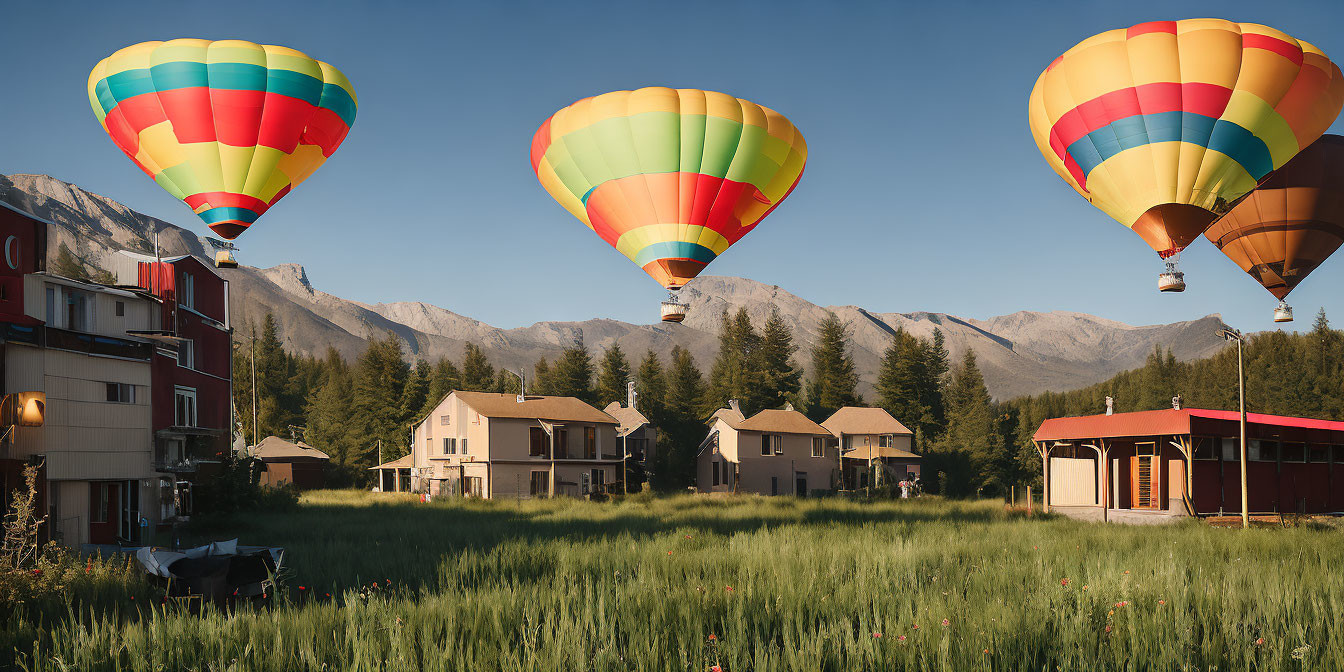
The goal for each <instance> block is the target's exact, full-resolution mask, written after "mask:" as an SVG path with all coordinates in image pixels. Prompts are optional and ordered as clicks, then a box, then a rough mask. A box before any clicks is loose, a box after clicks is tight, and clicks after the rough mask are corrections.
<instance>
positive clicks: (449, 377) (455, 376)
mask: <svg viewBox="0 0 1344 672" xmlns="http://www.w3.org/2000/svg"><path fill="white" fill-rule="evenodd" d="M459 387H461V374H460V373H458V371H457V365H456V364H453V360H451V359H448V358H447V357H442V358H440V359H439V361H438V362H437V363H435V364H434V369H433V370H432V371H430V372H429V390H428V391H427V392H426V393H425V405H424V406H423V407H422V408H421V409H420V413H419V415H420V416H422V417H423V416H425V415H429V413H430V411H432V410H434V407H435V406H438V405H439V402H441V401H443V398H444V397H446V396H448V394H449V393H451V392H453V391H454V390H456V389H458V388H459Z"/></svg>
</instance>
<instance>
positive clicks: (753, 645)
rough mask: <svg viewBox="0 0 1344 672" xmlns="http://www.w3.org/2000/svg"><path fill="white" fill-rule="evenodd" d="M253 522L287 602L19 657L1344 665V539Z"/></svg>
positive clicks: (894, 526)
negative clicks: (277, 554) (270, 549)
mask: <svg viewBox="0 0 1344 672" xmlns="http://www.w3.org/2000/svg"><path fill="white" fill-rule="evenodd" d="M237 524H238V529H237V532H238V534H241V535H242V536H243V538H244V541H245V542H247V543H268V544H278V545H283V546H285V547H287V548H288V556H287V560H286V563H287V565H288V566H289V567H290V570H291V574H290V575H289V579H288V585H287V589H286V590H285V591H282V594H281V595H280V596H278V599H277V600H275V602H276V603H275V604H274V605H273V606H271V607H269V608H260V609H250V608H248V609H242V610H239V611H237V612H234V613H225V612H224V611H220V610H207V611H206V612H205V613H204V614H201V615H191V614H187V613H181V612H178V611H174V610H170V609H163V608H161V607H154V608H152V609H146V610H145V611H143V612H139V614H140V615H139V617H138V618H134V619H109V618H102V617H99V616H97V615H96V612H95V614H92V615H91V614H90V613H87V612H83V611H81V610H79V609H75V608H72V609H71V611H70V612H69V613H68V614H67V618H65V619H64V620H57V621H56V622H53V623H50V624H48V625H49V627H47V628H45V629H44V630H42V631H41V632H40V634H38V635H36V636H34V637H32V638H31V639H30V640H28V641H23V642H18V643H16V644H15V646H16V647H17V648H16V651H15V653H16V655H17V656H18V662H17V664H18V665H19V667H20V668H21V669H27V670H323V669H327V670H337V669H340V670H463V669H471V670H589V669H603V670H706V669H710V668H711V667H712V666H714V665H718V666H720V667H721V669H723V670H729V671H733V670H846V671H847V670H887V669H912V670H991V669H994V670H1018V669H1021V670H1056V669H1064V670H1083V669H1085V670H1093V669H1099V670H1137V669H1162V670H1208V669H1214V668H1217V669H1220V670H1233V669H1236V670H1241V669H1317V670H1336V669H1344V635H1341V633H1340V632H1339V626H1340V614H1342V613H1344V575H1342V574H1341V572H1340V570H1339V568H1340V567H1341V566H1344V536H1342V535H1341V533H1340V532H1339V531H1337V530H1331V531H1319V530H1312V529H1305V528H1304V529H1290V530H1278V529H1275V530H1251V531H1240V530H1223V529H1210V528H1207V527H1203V526H1201V525H1199V524H1197V523H1188V524H1182V525H1178V526H1173V527H1165V528H1150V527H1145V528H1130V527H1120V526H1101V525H1090V524H1083V523H1077V522H1073V521H1069V520H1060V519H1041V518H1036V519H1024V518H1021V517H1017V516H1014V517H1010V516H1008V515H1006V514H1005V513H1004V512H1003V510H1002V508H1001V505H999V504H998V503H991V502H977V503H957V502H943V501H937V500H930V499H926V500H919V501H914V500H907V501H897V502H884V503H872V504H866V503H857V502H845V501H839V500H793V499H786V498H774V499H771V498H758V497H742V498H730V499H705V498H692V497H674V498H666V499H654V498H649V499H640V498H632V499H631V500H627V501H625V502H621V503H616V504H589V503H584V502H575V501H568V500H560V501H524V502H513V501H501V502H467V503H463V502H460V501H445V502H435V503H433V504H429V505H425V504H419V503H416V502H414V501H412V500H409V499H395V498H390V497H388V496H386V495H383V496H378V495H371V494H368V493H359V494H356V493H344V492H318V493H312V494H309V495H307V496H306V497H305V498H304V501H303V502H302V505H301V507H300V510H299V511H298V512H297V513H286V514H275V515H260V516H255V517H253V518H251V519H249V520H246V521H237ZM1066 580H1067V581H1066ZM372 584H376V585H377V586H378V588H377V589H371V588H370V586H371V585H372ZM299 586H303V588H302V590H300V589H299ZM945 619H946V625H944V620H945ZM17 623H18V625H16V626H11V630H13V629H14V628H16V627H17V628H19V629H21V630H22V631H24V632H27V633H30V634H31V633H33V632H35V629H34V628H33V627H32V626H31V625H30V624H29V625H25V623H24V619H23V617H20V618H18V619H17ZM711 636H713V637H712V638H711Z"/></svg>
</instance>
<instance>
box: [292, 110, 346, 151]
mask: <svg viewBox="0 0 1344 672" xmlns="http://www.w3.org/2000/svg"><path fill="white" fill-rule="evenodd" d="M349 132H350V127H349V126H346V125H345V120H344V119H342V118H341V115H339V114H336V113H335V112H332V111H331V110H328V109H326V108H317V111H316V112H315V113H314V114H313V118H312V119H309V120H308V128H307V129H305V130H304V132H303V136H302V137H300V138H299V142H301V143H303V144H305V145H317V146H318V147H320V148H322V156H328V157H329V156H331V155H332V154H333V153H335V152H336V148H337V147H340V146H341V143H342V142H344V141H345V136H346V134H348V133H349Z"/></svg>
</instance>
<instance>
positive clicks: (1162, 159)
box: [1028, 19, 1344, 291]
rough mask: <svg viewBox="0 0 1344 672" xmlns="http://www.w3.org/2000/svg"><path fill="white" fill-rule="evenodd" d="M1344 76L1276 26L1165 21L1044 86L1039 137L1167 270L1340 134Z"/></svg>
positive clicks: (1163, 280) (1055, 74)
mask: <svg viewBox="0 0 1344 672" xmlns="http://www.w3.org/2000/svg"><path fill="white" fill-rule="evenodd" d="M1341 104H1344V76H1342V75H1341V73H1340V70H1339V67H1338V66H1336V65H1335V64H1334V63H1332V62H1331V61H1330V59H1329V58H1327V57H1326V55H1325V54H1324V53H1323V52H1322V51H1321V50H1320V49H1317V48H1316V47H1314V46H1312V45H1311V44H1308V43H1306V42H1302V41H1300V40H1297V39H1294V38H1293V37H1292V36H1290V35H1287V34H1285V33H1282V32H1280V31H1278V30H1275V29H1273V28H1270V27H1268V26H1262V25H1258V24H1253V23H1233V22H1231V21H1223V20H1221V19H1188V20H1184V21H1155V22H1152V23H1142V24H1139V25H1136V26H1132V27H1130V28H1124V29H1119V30H1111V31H1107V32H1105V33H1101V34H1100V35H1095V36H1093V37H1090V38H1088V39H1086V40H1083V41H1082V42H1079V43H1078V44H1077V45H1076V46H1074V47H1073V48H1072V49H1069V50H1068V51H1066V52H1064V54H1063V55H1062V56H1060V57H1059V58H1057V59H1055V61H1054V62H1053V63H1051V64H1050V65H1049V67H1047V68H1046V69H1045V72H1043V73H1041V75H1040V77H1039V78H1038V79H1037V80H1036V86H1035V88H1034V89H1032V92H1031V98H1030V100H1029V101H1028V117H1029V121H1030V125H1031V133H1032V135H1033V136H1034V137H1035V139H1036V144H1037V146H1038V147H1039V148H1040V150H1041V154H1042V155H1044V156H1045V159H1046V161H1047V162H1048V163H1049V164H1050V166H1051V168H1053V169H1054V170H1055V172H1056V173H1058V174H1059V176H1060V177H1062V178H1063V179H1064V181H1066V182H1068V183H1069V185H1070V186H1072V187H1073V188H1074V190H1076V191H1077V192H1078V193H1079V194H1081V195H1082V196H1083V197H1084V198H1086V199H1087V200H1088V201H1089V202H1091V203H1092V204H1093V205H1095V206H1096V207H1098V208H1100V209H1101V210H1103V211H1104V212H1106V214H1108V215H1110V216H1111V217H1113V218H1115V219H1116V220H1117V221H1119V222H1120V223H1121V224H1124V225H1125V226H1127V227H1129V228H1131V229H1133V230H1134V232H1135V233H1137V234H1139V235H1140V236H1141V237H1142V238H1143V239H1144V241H1145V242H1147V243H1148V244H1149V245H1150V246H1151V247H1152V248H1153V250H1155V251H1156V252H1157V253H1158V254H1159V255H1160V256H1161V257H1162V258H1164V259H1167V260H1168V272H1167V273H1164V274H1163V275H1162V276H1160V278H1159V285H1158V286H1159V288H1160V289H1162V290H1163V291H1180V290H1182V289H1184V288H1185V283H1184V280H1183V278H1182V274H1180V272H1179V271H1177V270H1176V267H1175V263H1174V255H1176V254H1177V253H1179V252H1180V251H1181V250H1182V249H1183V248H1185V246H1186V245H1189V244H1190V243H1191V242H1192V241H1194V240H1195V239H1196V238H1198V237H1199V235H1200V234H1201V233H1203V232H1204V230H1205V229H1206V228H1208V226H1209V224H1210V223H1212V222H1213V220H1214V219H1215V218H1217V217H1218V216H1219V215H1221V214H1223V213H1225V212H1227V210H1228V209H1229V208H1231V207H1232V205H1233V204H1234V203H1235V202H1236V201H1237V199H1239V198H1241V197H1242V196H1244V195H1245V194H1246V193H1248V192H1250V191H1251V190H1252V189H1254V188H1255V185H1256V184H1257V183H1258V182H1260V181H1261V180H1263V179H1264V178H1265V176H1267V175H1268V174H1269V173H1270V171H1272V170H1274V169H1276V168H1279V167H1280V166H1283V165H1284V164H1285V163H1287V162H1288V160H1289V159H1291V158H1293V156H1294V155H1295V154H1297V153H1298V151H1299V150H1301V149H1302V148H1304V147H1306V146H1308V145H1310V144H1311V143H1312V142H1314V141H1315V140H1316V138H1319V137H1320V136H1321V134H1322V133H1324V132H1325V130H1326V129H1327V128H1329V126H1330V124H1331V123H1332V122H1333V121H1334V120H1335V117H1336V116H1337V115H1338V114H1339V111H1340V106H1341Z"/></svg>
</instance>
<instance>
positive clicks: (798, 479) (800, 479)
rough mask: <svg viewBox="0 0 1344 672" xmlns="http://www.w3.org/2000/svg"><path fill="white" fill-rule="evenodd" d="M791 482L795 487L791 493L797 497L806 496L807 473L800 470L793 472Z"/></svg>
mask: <svg viewBox="0 0 1344 672" xmlns="http://www.w3.org/2000/svg"><path fill="white" fill-rule="evenodd" d="M793 484H794V487H795V488H797V489H796V490H794V493H793V494H795V495H798V496H799V497H806V496H807V474H804V473H802V472H799V473H797V474H794V477H793Z"/></svg>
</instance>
